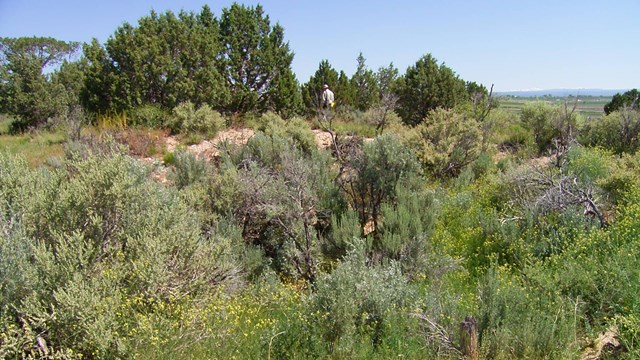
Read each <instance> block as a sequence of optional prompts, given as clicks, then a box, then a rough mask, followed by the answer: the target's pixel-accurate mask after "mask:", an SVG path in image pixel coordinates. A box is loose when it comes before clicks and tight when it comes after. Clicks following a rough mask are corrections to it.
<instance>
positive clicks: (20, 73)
mask: <svg viewBox="0 0 640 360" xmlns="http://www.w3.org/2000/svg"><path fill="white" fill-rule="evenodd" d="M77 48H78V43H75V42H64V41H60V40H56V39H53V38H46V37H22V38H0V67H1V68H2V77H1V78H0V87H1V88H2V90H0V94H1V95H2V100H0V105H1V106H2V112H7V113H9V114H11V115H14V116H15V117H16V118H17V119H16V121H14V123H13V124H12V130H13V131H22V130H25V129H26V128H27V127H32V126H38V125H40V124H42V123H44V122H46V121H47V119H49V118H52V117H55V116H58V115H60V114H61V113H62V112H63V111H64V107H65V105H66V104H65V102H64V99H65V97H64V94H65V88H64V86H62V85H61V84H58V83H54V82H52V81H51V76H49V75H46V74H45V70H46V69H51V68H52V67H55V66H56V65H58V64H60V63H62V62H63V60H64V59H65V58H67V57H69V56H71V55H72V54H73V53H74V52H75V51H76V49H77Z"/></svg>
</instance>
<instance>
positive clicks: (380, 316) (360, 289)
mask: <svg viewBox="0 0 640 360" xmlns="http://www.w3.org/2000/svg"><path fill="white" fill-rule="evenodd" d="M411 298H412V292H411V289H410V287H409V286H408V284H407V281H406V279H405V278H404V277H403V276H402V274H401V272H400V268H399V267H398V266H397V264H394V263H392V264H390V265H388V266H374V267H369V266H367V256H366V244H365V242H364V241H362V240H354V243H353V248H352V249H351V250H350V251H349V252H348V253H347V256H346V257H345V258H344V259H343V261H342V262H341V263H340V264H339V265H338V267H336V269H335V270H334V271H333V272H332V273H331V274H327V275H323V276H322V277H320V278H319V279H318V282H317V286H316V292H315V293H314V294H313V296H312V298H311V299H310V301H311V304H310V306H311V308H310V313H311V314H314V317H313V319H312V321H313V322H314V324H315V325H314V327H313V328H314V331H315V332H318V333H319V334H320V336H321V338H322V339H323V341H324V343H325V344H326V346H327V349H328V351H329V352H330V353H332V354H333V356H337V357H342V356H348V354H350V353H352V352H353V351H354V349H355V348H356V345H357V343H358V338H359V336H366V337H368V338H369V339H370V341H371V343H372V344H373V345H374V346H376V345H380V344H381V343H382V341H383V339H384V337H385V329H386V328H387V326H386V325H387V321H388V319H389V317H390V316H392V314H393V313H395V312H396V311H402V310H401V309H403V308H404V307H405V306H406V305H408V304H409V303H410V302H411Z"/></svg>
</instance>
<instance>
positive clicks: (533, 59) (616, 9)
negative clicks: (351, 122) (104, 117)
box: [0, 0, 640, 91]
mask: <svg viewBox="0 0 640 360" xmlns="http://www.w3.org/2000/svg"><path fill="white" fill-rule="evenodd" d="M239 2H240V3H244V4H247V5H253V4H256V3H260V4H262V6H263V7H264V9H265V12H266V13H267V14H268V15H269V16H270V18H271V20H272V21H273V22H275V21H277V22H279V23H280V24H281V25H282V26H283V27H284V29H285V39H286V40H287V41H289V44H290V46H291V49H292V50H293V51H294V52H295V54H296V55H295V58H294V60H293V64H292V68H293V70H294V72H295V73H296V75H297V77H298V80H299V81H300V82H301V83H304V82H306V81H308V80H309V77H310V76H311V75H312V74H313V73H314V72H315V70H316V69H317V68H318V64H319V62H320V61H321V60H322V59H327V60H329V62H330V63H331V65H332V66H333V67H334V68H336V69H337V70H344V71H345V72H346V73H347V74H348V75H351V74H353V72H354V71H355V68H356V58H357V56H358V54H359V53H360V52H362V53H363V54H364V57H365V58H366V59H367V65H368V66H369V67H370V68H372V69H374V70H376V69H378V68H379V67H381V66H386V65H388V64H389V63H391V62H393V63H394V64H395V65H396V66H397V67H398V68H399V69H400V73H404V71H405V70H406V68H407V67H408V66H410V65H413V64H415V62H416V61H417V60H418V59H419V58H420V57H421V56H423V55H424V54H427V53H431V54H432V55H433V56H434V57H435V58H436V59H438V61H439V62H444V63H445V64H446V65H447V66H449V67H451V68H452V69H453V70H454V71H455V72H456V73H457V74H458V75H459V76H460V77H462V78H463V79H464V80H467V81H476V82H479V83H482V84H485V85H486V86H490V85H491V84H495V90H496V91H506V90H521V89H552V88H606V89H628V88H637V87H639V86H640V70H639V69H638V68H639V66H638V65H639V64H640V46H638V39H640V20H639V19H640V18H639V16H640V0H616V1H611V2H605V1H602V0H599V1H591V0H581V1H577V0H566V1H551V0H548V1H545V0H539V1H532V0H511V1H506V0H500V1H498V0H496V1H492V0H485V1H473V0H467V1H462V0H437V1H432V0H423V1H418V0H415V1H414V0H410V1H409V0H407V1H402V0H396V1H378V0H369V1H360V0H342V1H335V0H325V1H310V0H295V1H294V0H290V1H284V0H263V1H259V2H257V1H239ZM205 3H207V4H209V6H210V7H211V9H212V10H213V11H214V13H215V14H216V15H219V14H220V13H221V9H222V8H225V7H229V6H230V5H231V4H232V3H233V1H215V2H212V1H210V2H204V1H192V0H181V1H165V0H162V1H148V0H128V1H123V0H102V1H93V0H83V1H81V0H58V1H50V0H49V1H45V0H0V37H20V36H34V35H35V36H51V37H54V38H56V39H60V40H66V41H70V40H73V41H90V40H91V38H94V37H95V38H97V39H98V40H99V41H100V42H102V43H104V42H105V41H106V40H107V39H108V38H109V36H111V35H112V34H113V33H114V32H115V30H116V29H117V27H118V26H120V25H121V24H122V23H123V22H125V21H126V22H129V23H131V24H136V23H137V20H138V19H139V18H140V17H142V16H145V15H148V14H149V12H150V10H151V9H154V10H156V11H157V12H164V11H166V10H171V11H174V12H178V11H180V10H181V9H184V10H187V11H194V12H198V11H200V9H201V8H202V5H204V4H205Z"/></svg>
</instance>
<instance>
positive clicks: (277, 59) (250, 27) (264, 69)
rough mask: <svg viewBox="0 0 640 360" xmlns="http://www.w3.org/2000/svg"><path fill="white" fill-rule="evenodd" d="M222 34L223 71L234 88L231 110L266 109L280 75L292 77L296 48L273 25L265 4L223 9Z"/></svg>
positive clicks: (231, 88) (228, 82)
mask: <svg viewBox="0 0 640 360" xmlns="http://www.w3.org/2000/svg"><path fill="white" fill-rule="evenodd" d="M220 35H221V37H222V41H223V43H224V49H223V51H222V63H221V65H222V66H223V73H224V74H225V76H226V81H227V86H228V87H229V89H230V91H231V102H230V103H229V105H228V107H227V110H228V111H230V112H240V113H245V112H249V111H264V110H265V109H266V108H267V107H268V105H269V104H270V103H272V102H273V101H272V99H270V96H271V95H273V94H275V93H277V92H270V90H271V88H272V87H274V86H277V84H278V81H277V78H278V77H279V76H281V77H282V78H285V77H287V76H289V77H290V75H291V74H289V75H287V74H286V73H287V72H288V71H290V66H291V61H292V60H293V52H292V51H291V50H290V49H289V44H288V43H285V42H284V29H283V28H282V26H280V25H279V24H276V25H274V26H271V23H270V21H269V16H267V15H265V14H264V12H263V10H262V6H260V5H257V6H256V7H245V6H244V5H238V4H235V3H234V4H233V5H231V8H229V9H223V11H222V17H221V20H220Z"/></svg>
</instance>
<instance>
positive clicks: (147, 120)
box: [131, 104, 169, 128]
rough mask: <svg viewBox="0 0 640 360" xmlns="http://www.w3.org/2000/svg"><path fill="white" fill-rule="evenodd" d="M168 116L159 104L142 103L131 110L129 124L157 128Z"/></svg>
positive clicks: (162, 124) (163, 123)
mask: <svg viewBox="0 0 640 360" xmlns="http://www.w3.org/2000/svg"><path fill="white" fill-rule="evenodd" d="M168 116H169V115H168V114H167V113H166V112H165V111H164V110H163V109H162V108H161V107H160V106H157V105H151V104H148V105H142V106H140V107H137V108H135V109H133V110H132V113H131V125H139V126H145V127H150V128H158V127H161V126H164V125H165V123H166V122H167V118H168Z"/></svg>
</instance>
